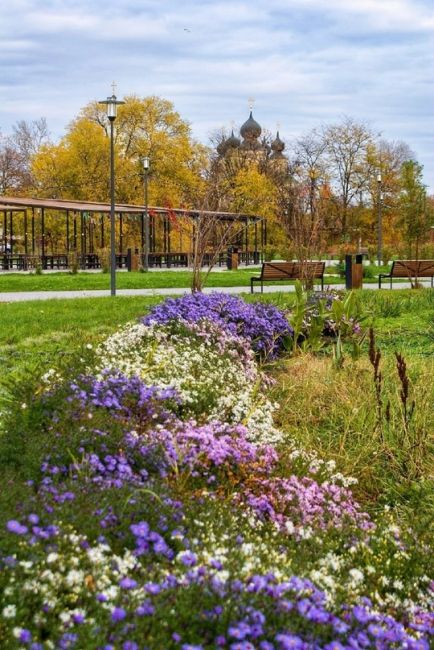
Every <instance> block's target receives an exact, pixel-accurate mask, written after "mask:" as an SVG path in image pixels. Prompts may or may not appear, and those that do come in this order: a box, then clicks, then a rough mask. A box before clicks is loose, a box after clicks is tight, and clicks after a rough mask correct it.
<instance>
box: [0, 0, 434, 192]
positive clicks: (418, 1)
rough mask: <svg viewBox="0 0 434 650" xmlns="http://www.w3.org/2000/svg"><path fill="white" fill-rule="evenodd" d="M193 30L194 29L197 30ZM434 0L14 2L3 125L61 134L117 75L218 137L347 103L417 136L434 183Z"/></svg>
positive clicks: (310, 123)
mask: <svg viewBox="0 0 434 650" xmlns="http://www.w3.org/2000/svg"><path fill="white" fill-rule="evenodd" d="M186 30H188V31H186ZM433 41H434V10H433V7H432V5H431V0H430V1H429V2H428V0H426V1H422V0H411V1H410V0H381V1H380V0H255V2H251V0H249V1H247V0H235V1H234V2H230V1H229V0H202V1H201V2H197V0H196V1H194V2H193V1H192V0H184V2H183V3H182V5H181V4H175V3H174V2H170V1H169V0H117V1H116V2H114V0H105V1H104V2H102V0H87V1H86V2H84V0H44V1H43V2H42V3H41V2H36V0H14V2H13V3H10V6H9V8H8V12H7V14H6V13H4V15H3V16H2V21H1V24H0V73H1V74H0V88H1V91H2V104H1V106H0V127H1V128H2V131H3V132H6V131H7V130H8V129H10V128H11V126H12V124H14V123H15V122H16V121H17V120H18V119H28V120H31V119H35V118H37V117H40V116H42V115H43V116H46V117H47V118H48V121H49V125H50V128H51V130H52V131H53V133H54V135H56V136H59V135H61V133H62V131H63V128H64V127H65V126H66V125H67V124H68V123H69V122H70V121H71V119H73V117H74V116H75V115H76V114H77V113H78V112H79V110H80V108H81V107H82V106H84V105H85V104H87V103H88V102H89V101H91V100H94V99H100V98H102V97H105V96H106V95H107V94H108V93H109V92H110V90H111V86H110V84H111V82H112V80H113V79H115V80H116V81H117V84H118V94H119V95H124V94H125V95H127V94H133V93H134V94H138V95H151V94H155V95H161V96H163V97H166V98H167V99H169V100H171V101H173V102H174V103H175V107H176V109H177V110H178V111H179V112H180V113H181V115H182V116H183V117H184V118H186V119H188V120H189V122H190V123H191V126H192V129H193V133H194V134H195V136H196V137H197V138H198V139H200V140H202V141H204V142H206V141H207V138H208V134H209V133H210V131H213V130H215V129H216V128H219V127H221V126H222V125H224V126H226V127H228V126H229V125H230V123H231V121H232V120H235V122H236V123H237V124H241V123H242V122H243V121H244V120H245V119H246V117H247V113H248V102H247V99H248V97H249V96H252V95H253V96H254V97H255V99H256V103H255V109H254V110H255V117H256V118H257V119H258V120H259V121H260V123H261V124H262V125H263V126H264V127H267V128H269V129H270V130H274V128H275V125H276V122H280V124H281V128H280V130H281V133H282V134H283V135H284V136H287V137H289V136H291V137H295V136H297V135H300V134H301V133H303V132H305V131H307V130H309V129H311V128H313V127H315V126H318V125H319V124H321V123H323V122H333V121H336V120H338V119H339V117H340V116H341V115H342V114H347V115H352V116H354V117H355V118H357V119H360V120H364V121H368V122H369V123H370V124H371V125H372V126H373V128H374V129H375V130H376V131H382V132H383V134H384V137H386V138H391V139H395V140H404V141H407V142H408V144H409V145H410V146H411V147H412V148H413V149H414V150H415V151H416V152H417V154H418V158H419V160H420V161H421V162H422V164H425V174H426V178H427V179H428V182H429V184H430V186H431V187H432V188H433V189H434V156H433V155H432V154H431V151H432V136H431V134H432V133H434V124H433V118H432V116H431V106H432V105H433V100H434V88H433V83H432V76H431V71H432V69H433V64H434V56H433V52H434V47H433V45H434V42H433Z"/></svg>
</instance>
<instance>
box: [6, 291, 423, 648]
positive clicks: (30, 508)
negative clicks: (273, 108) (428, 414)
mask: <svg viewBox="0 0 434 650" xmlns="http://www.w3.org/2000/svg"><path fill="white" fill-rule="evenodd" d="M226 298H227V297H225V299H224V300H223V298H222V297H221V296H218V295H216V296H214V297H208V296H202V295H200V294H196V295H194V296H192V297H190V296H188V297H185V298H183V299H179V300H176V301H167V302H166V303H163V305H161V306H160V307H159V308H158V309H155V310H153V312H151V313H150V314H149V315H148V316H147V317H146V318H144V319H143V320H142V322H140V323H138V324H132V325H130V326H128V327H127V328H124V329H123V330H121V331H119V332H117V333H116V334H114V335H112V336H111V337H109V338H108V339H106V340H105V341H104V342H103V343H102V344H101V346H100V347H99V348H98V350H97V351H96V353H95V355H94V357H93V358H92V360H91V361H88V362H87V363H86V367H85V368H82V369H81V370H80V371H77V370H75V373H74V372H73V371H72V370H71V373H72V374H67V373H65V372H64V371H60V372H57V371H56V372H53V373H49V374H48V375H45V379H44V381H43V382H38V381H37V380H35V385H36V387H35V390H34V391H33V397H32V398H31V400H30V402H29V403H28V404H24V405H22V408H20V409H16V408H15V407H14V406H13V405H12V406H10V407H9V409H10V410H9V412H6V413H5V417H6V420H7V422H8V426H7V428H6V430H5V432H4V435H3V440H2V447H1V448H0V452H2V454H3V457H4V458H8V459H9V460H8V463H9V465H8V466H10V467H14V472H15V474H14V476H15V479H14V480H13V481H11V482H10V490H11V494H16V499H15V500H12V501H13V502H12V501H11V505H10V506H9V511H8V513H7V517H6V521H5V525H4V531H3V535H2V537H1V554H0V562H1V565H2V571H1V574H0V647H7V648H11V649H13V648H20V649H22V648H31V649H32V650H45V649H46V648H47V649H51V648H52V649H54V648H56V649H57V648H61V649H63V648H77V649H82V648H86V649H88V648H89V649H90V650H92V649H105V650H111V649H113V650H114V649H116V650H117V649H118V648H120V649H122V650H138V649H140V650H143V649H144V648H149V649H155V650H157V649H158V650H160V649H162V648H174V649H175V648H177V649H179V648H180V649H182V650H199V649H200V648H203V649H205V648H219V647H222V648H231V649H233V650H252V649H253V650H254V649H256V648H257V649H260V650H271V649H276V650H280V649H286V648H302V649H324V650H339V649H341V648H355V649H357V648H414V649H415V650H416V649H424V648H429V638H430V636H431V635H433V633H434V629H433V628H434V621H433V618H432V615H431V614H430V612H432V609H433V602H434V599H433V583H432V582H430V578H429V577H427V576H426V574H425V573H424V572H423V571H422V570H421V566H422V565H423V561H425V560H424V558H425V557H427V551H426V549H418V552H419V559H421V562H420V563H419V565H418V566H417V568H415V567H416V564H417V563H416V562H415V560H414V554H413V550H412V549H411V541H410V539H411V537H409V536H406V533H405V531H399V530H398V528H397V527H396V526H395V524H394V522H393V520H392V519H391V515H390V513H386V514H385V516H384V518H382V519H381V520H379V521H373V520H372V518H371V517H369V515H368V514H367V513H366V512H364V511H363V508H362V507H361V506H360V505H359V504H358V503H357V501H356V499H355V498H354V496H353V494H352V492H351V487H350V486H351V484H352V483H353V482H354V481H353V480H352V479H351V477H344V476H342V475H341V474H339V473H337V472H335V466H334V464H333V463H331V462H327V461H324V460H323V459H319V458H316V457H315V455H314V454H312V453H309V454H308V453H306V452H305V451H303V450H300V449H297V448H296V447H295V445H294V444H293V443H292V442H291V441H289V440H284V439H283V437H282V434H281V433H280V432H279V431H277V430H276V429H275V428H274V426H273V422H272V413H273V405H272V404H271V403H270V402H269V400H268V398H267V387H268V386H269V383H270V380H269V378H268V377H267V376H266V374H265V373H264V371H263V369H262V368H261V366H260V365H258V360H260V359H261V358H264V356H265V357H267V358H270V356H276V355H277V354H279V353H280V352H282V350H283V348H284V337H286V336H288V335H289V334H290V328H289V327H288V326H287V324H286V320H285V316H284V314H283V313H280V312H278V311H277V310H276V309H275V308H268V307H267V308H265V307H264V306H262V305H256V306H255V307H254V309H253V311H252V310H250V306H247V305H244V304H243V303H242V301H240V300H239V299H227V300H226ZM267 318H270V322H269V323H268V324H267ZM14 418H15V419H14ZM13 423H15V426H14V424H13ZM13 490H16V492H15V493H14V492H13Z"/></svg>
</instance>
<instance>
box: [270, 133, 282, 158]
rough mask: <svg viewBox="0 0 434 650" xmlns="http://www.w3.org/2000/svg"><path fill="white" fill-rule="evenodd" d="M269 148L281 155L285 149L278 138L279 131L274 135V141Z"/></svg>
mask: <svg viewBox="0 0 434 650" xmlns="http://www.w3.org/2000/svg"><path fill="white" fill-rule="evenodd" d="M271 148H272V150H273V151H274V152H275V153H282V151H283V150H284V148H285V143H284V142H283V141H282V140H281V139H280V137H279V131H278V132H277V134H276V138H275V140H273V142H272V143H271Z"/></svg>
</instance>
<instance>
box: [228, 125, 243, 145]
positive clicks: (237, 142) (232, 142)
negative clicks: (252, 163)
mask: <svg viewBox="0 0 434 650" xmlns="http://www.w3.org/2000/svg"><path fill="white" fill-rule="evenodd" d="M240 144H241V141H240V139H239V138H237V136H236V135H235V134H234V130H233V129H232V133H231V135H230V136H229V138H228V139H227V140H226V148H227V149H238V147H239V146H240Z"/></svg>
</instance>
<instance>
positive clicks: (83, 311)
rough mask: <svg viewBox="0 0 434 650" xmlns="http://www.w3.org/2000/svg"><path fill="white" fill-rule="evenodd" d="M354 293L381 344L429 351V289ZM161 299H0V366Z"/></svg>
mask: <svg viewBox="0 0 434 650" xmlns="http://www.w3.org/2000/svg"><path fill="white" fill-rule="evenodd" d="M239 273H241V272H239ZM139 275H140V277H142V275H143V274H139ZM168 275H173V274H170V273H168ZM176 275H178V274H176ZM218 275H220V274H218ZM22 277H23V278H24V277H25V276H22ZM69 277H72V276H69ZM76 277H77V276H75V277H72V279H76ZM78 277H80V276H78ZM103 277H106V276H103ZM120 277H121V276H120ZM127 277H128V276H127ZM34 279H40V278H39V277H38V276H36V278H34ZM42 279H45V278H44V277H43V278H42ZM358 296H359V300H361V301H362V302H363V303H364V305H365V307H366V312H367V314H368V317H369V321H368V322H369V323H372V324H373V326H374V327H375V330H376V332H377V335H378V337H379V340H381V341H382V345H383V346H384V347H385V348H386V349H389V350H393V349H402V348H405V349H409V350H411V351H413V352H415V353H418V354H422V355H426V356H431V355H433V356H434V291H431V290H429V289H423V290H420V291H411V290H394V291H388V290H385V291H382V292H381V293H380V292H376V291H375V292H373V291H360V292H359V293H358ZM244 298H245V299H246V300H265V301H270V302H273V303H274V304H276V305H277V306H279V307H281V308H284V309H287V308H289V307H290V306H291V305H292V304H293V302H294V294H288V293H275V294H273V293H272V294H264V295H263V296H261V295H260V294H256V295H255V296H250V295H249V294H246V295H245V296H244ZM162 299H163V297H162V296H152V297H142V296H137V297H119V296H117V297H116V298H111V297H107V298H78V299H61V300H47V301H31V302H18V303H4V304H2V305H1V309H0V361H1V363H2V365H3V367H5V364H6V365H7V366H9V367H10V366H11V364H13V360H14V358H15V359H16V357H17V356H20V355H30V356H35V355H36V356H38V357H39V356H40V357H49V356H50V355H51V354H53V353H54V352H55V353H60V352H62V353H66V354H67V353H68V352H69V351H70V350H72V349H77V348H79V347H80V346H81V345H84V344H86V343H89V342H94V341H96V340H97V339H99V338H101V337H102V336H104V335H105V334H107V333H108V332H111V331H113V330H114V329H116V327H118V326H119V325H122V324H123V323H125V322H127V321H129V320H132V319H134V318H137V317H138V316H140V315H141V314H143V313H145V312H146V310H147V309H148V308H149V307H150V306H151V305H154V304H156V303H158V302H159V301H161V300H162Z"/></svg>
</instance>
